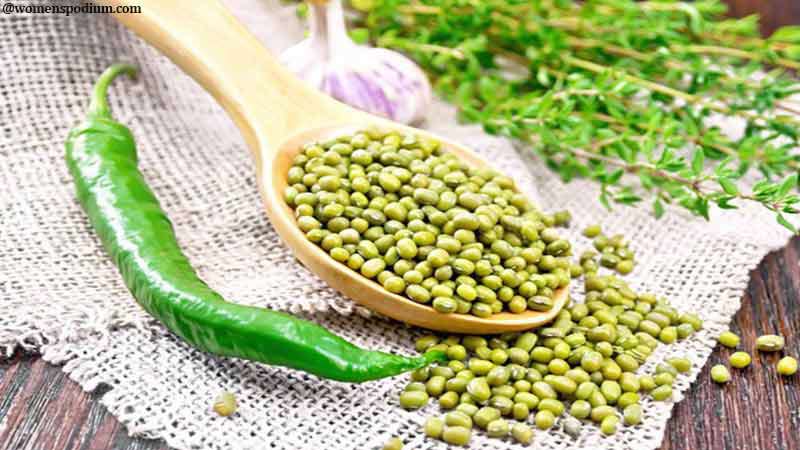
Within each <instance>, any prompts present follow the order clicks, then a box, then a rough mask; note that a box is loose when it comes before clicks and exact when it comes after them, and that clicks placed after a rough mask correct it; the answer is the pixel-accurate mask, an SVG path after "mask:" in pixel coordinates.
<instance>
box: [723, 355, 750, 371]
mask: <svg viewBox="0 0 800 450" xmlns="http://www.w3.org/2000/svg"><path fill="white" fill-rule="evenodd" d="M751 361H752V358H751V357H750V354H748V353H747V352H735V353H733V354H732V355H731V356H730V358H728V362H729V363H730V364H731V366H732V367H735V368H737V369H744V368H745V367H747V366H749V365H750V362H751Z"/></svg>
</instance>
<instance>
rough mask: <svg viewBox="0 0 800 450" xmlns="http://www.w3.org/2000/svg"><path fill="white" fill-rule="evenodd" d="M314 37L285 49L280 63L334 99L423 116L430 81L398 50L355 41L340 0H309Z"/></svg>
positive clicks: (404, 118) (395, 115) (401, 116)
mask: <svg viewBox="0 0 800 450" xmlns="http://www.w3.org/2000/svg"><path fill="white" fill-rule="evenodd" d="M309 22H310V24H311V34H310V37H308V38H307V39H305V40H303V41H302V42H300V43H298V44H296V45H294V46H293V47H291V48H289V49H287V50H286V51H284V52H283V54H282V55H281V62H282V63H283V64H284V65H285V66H286V67H287V68H288V69H289V70H291V71H292V72H293V73H294V74H296V75H297V76H299V77H300V78H302V79H303V80H305V81H306V82H308V83H309V84H311V85H312V86H313V87H315V88H316V89H319V90H321V91H323V92H325V93H327V94H328V95H330V96H332V97H333V98H335V99H337V100H339V101H342V102H344V103H347V104H348V105H351V106H353V107H355V108H358V109H361V110H363V111H367V112H370V113H373V114H377V115H380V116H383V117H387V118H389V119H392V120H394V121H397V122H402V123H414V122H418V121H420V120H422V119H423V118H424V117H425V112H426V110H427V109H428V106H429V105H430V102H431V86H430V83H428V79H427V77H426V76H425V74H424V73H423V72H422V70H421V69H420V68H419V67H418V66H417V65H416V64H415V63H414V62H413V61H411V60H410V59H408V58H406V57H405V56H403V55H401V54H400V53H397V52H394V51H391V50H387V49H383V48H373V47H367V46H363V45H357V44H356V43H355V42H353V40H352V39H350V37H349V36H348V35H347V30H346V28H345V22H344V13H343V11H342V3H341V0H330V1H326V0H312V1H310V2H309Z"/></svg>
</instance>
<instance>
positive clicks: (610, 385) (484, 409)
mask: <svg viewBox="0 0 800 450" xmlns="http://www.w3.org/2000/svg"><path fill="white" fill-rule="evenodd" d="M421 195H428V194H425V193H423V194H421ZM550 222H551V223H550V225H552V223H553V222H552V221H550ZM537 233H538V236H539V238H541V240H542V242H544V244H545V249H547V248H548V247H549V248H551V249H553V248H555V249H556V250H557V249H558V247H559V245H560V244H557V245H555V246H553V245H552V244H553V243H556V242H558V241H559V239H560V238H559V237H558V235H557V233H556V232H555V231H554V230H553V229H552V228H544V229H542V230H540V231H538V232H537ZM459 236H460V237H462V238H463V237H465V236H464V235H463V233H461V234H460V235H459ZM450 237H453V238H454V239H456V240H457V239H458V237H457V236H455V235H453V236H449V235H448V236H444V237H441V238H439V239H442V240H444V241H445V247H448V246H449V243H447V240H448V239H449V238H450ZM426 239H428V238H426ZM469 240H471V238H470V239H468V241H469ZM428 242H429V241H423V243H421V244H420V245H421V246H425V245H429V246H430V245H432V244H431V243H428ZM430 242H436V241H435V240H434V241H430ZM372 243H373V244H375V247H379V245H378V243H376V242H372ZM403 245H405V244H403ZM467 245H469V244H467ZM595 246H596V248H597V249H598V250H599V251H600V253H601V257H602V254H603V253H605V254H610V255H613V256H615V257H616V258H621V259H623V260H631V261H632V258H633V256H632V253H630V251H629V250H627V244H626V243H625V242H624V238H623V237H622V236H619V235H617V236H612V237H606V236H603V235H602V234H598V235H597V236H596V238H595ZM363 247H364V248H365V249H370V248H371V247H370V245H369V244H363ZM490 248H491V251H492V253H493V254H494V255H495V256H492V258H493V259H495V261H488V260H487V261H486V262H485V263H483V262H481V261H482V260H481V259H480V256H479V255H477V254H476V255H474V256H476V257H478V259H477V260H475V262H474V264H473V265H474V268H472V267H471V266H469V265H468V264H466V263H458V264H457V265H460V266H463V267H462V268H467V269H469V270H473V271H474V272H473V273H475V272H480V274H481V275H480V279H479V280H478V279H475V278H474V277H465V276H464V275H459V276H458V277H456V279H455V280H449V281H452V282H450V283H448V282H447V281H445V282H439V283H437V282H436V281H434V280H429V281H426V280H427V279H426V278H425V277H430V275H431V273H432V269H433V268H432V267H427V266H426V265H423V266H422V267H421V270H422V272H424V273H420V275H421V276H420V277H419V278H412V279H411V280H410V281H411V283H412V284H418V285H419V286H420V287H421V288H423V289H425V290H426V291H427V294H428V295H429V296H430V297H431V298H432V299H433V301H435V299H437V298H456V300H457V301H461V302H467V303H469V302H472V303H473V304H475V303H484V304H485V305H486V307H487V308H489V309H490V310H491V308H492V307H491V306H490V305H489V303H486V302H482V301H481V298H488V297H491V295H493V294H494V295H495V296H496V298H495V300H496V301H497V302H499V303H508V304H511V303H512V302H513V301H514V300H513V299H514V298H517V297H519V298H521V301H523V302H525V303H526V305H527V307H529V308H533V307H536V305H537V304H538V303H539V302H541V303H543V304H544V303H547V302H548V301H550V300H551V298H550V297H547V296H544V297H543V298H541V299H540V297H542V296H540V295H539V294H540V293H542V292H543V291H544V292H545V293H548V294H549V293H551V291H547V289H552V287H556V286H558V284H557V283H558V280H556V278H557V276H553V274H552V273H551V274H549V275H548V274H547V273H545V274H541V276H536V277H533V276H532V277H530V278H529V279H528V280H526V281H522V282H521V283H519V285H518V286H517V290H516V293H515V291H513V288H512V286H510V285H505V284H504V283H505V280H504V277H505V278H507V277H508V276H510V275H511V273H510V272H507V271H506V270H508V269H510V268H508V267H505V268H503V267H497V268H496V269H497V270H494V269H493V266H494V265H496V264H494V263H495V262H497V258H500V259H501V261H502V258H503V257H504V256H503V255H506V256H509V253H508V247H506V246H505V244H499V245H495V244H493V245H490ZM437 249H439V250H445V251H446V248H441V247H434V248H431V249H430V252H434V251H436V250H437ZM620 249H621V250H622V251H620ZM378 251H380V250H378ZM404 251H405V250H404ZM418 251H419V247H418ZM525 251H526V253H524V254H523V253H520V257H521V258H522V259H523V260H524V259H525V257H531V258H533V257H536V258H538V261H539V263H540V264H543V265H544V267H545V269H547V268H551V267H552V268H554V269H558V268H559V264H560V265H561V267H562V268H565V267H567V266H565V265H564V264H565V262H561V263H559V262H558V260H557V259H556V258H558V257H557V256H555V255H553V254H548V253H547V251H546V250H545V251H544V252H541V251H538V250H530V251H528V250H525ZM531 252H532V253H531ZM529 253H530V254H529ZM533 253H535V254H533ZM367 256H372V254H368V255H367ZM429 257H430V254H428V255H427V256H426V259H425V262H426V263H429V264H428V265H434V266H435V265H437V264H439V263H441V262H442V261H436V260H435V256H434V260H431V259H430V258H429ZM581 257H582V260H583V261H585V260H588V259H591V258H595V257H597V254H591V253H589V252H585V254H584V255H581ZM512 258H513V256H512ZM455 259H459V258H455ZM606 259H609V258H608V257H606ZM610 259H613V258H610ZM583 261H582V262H583ZM471 262H472V261H471ZM445 264H446V263H445ZM484 266H485V267H484ZM439 267H445V266H444V265H441V266H439ZM520 267H522V265H520ZM615 267H616V266H614V267H610V268H612V269H614V268H615ZM406 269H407V271H405V272H403V271H404V270H406ZM414 271H415V269H413V268H412V266H410V263H409V264H408V265H406V267H402V265H401V272H403V273H402V274H394V275H392V274H391V273H388V274H387V275H385V276H384V279H383V281H384V283H386V282H387V280H388V279H389V278H390V277H393V276H396V277H399V278H403V279H404V280H405V279H406V278H408V276H407V274H408V273H410V272H414ZM385 272H388V270H387V271H385ZM535 275H539V274H535ZM564 275H566V273H565V274H564ZM415 276H416V275H415ZM434 278H435V277H434ZM551 286H552V287H551ZM584 287H585V290H586V295H585V301H584V302H583V303H570V304H568V305H567V306H565V307H564V309H563V310H562V311H560V312H559V314H558V315H557V317H556V318H555V319H554V321H553V322H552V323H551V324H549V325H547V326H545V327H543V328H539V329H536V330H532V331H528V332H523V333H505V334H502V335H496V336H435V335H426V336H422V337H421V338H420V340H419V341H418V342H417V344H416V347H417V349H418V350H419V351H421V352H424V351H430V350H441V351H443V352H445V354H446V355H447V356H448V357H449V359H450V361H449V363H448V364H447V365H440V366H434V367H429V368H426V369H419V370H417V371H414V372H412V373H411V382H410V383H409V384H408V386H407V389H405V390H404V391H403V392H402V393H401V394H400V395H401V405H404V407H407V408H408V409H415V408H418V407H421V406H424V405H425V404H426V403H427V401H428V396H431V397H435V398H436V397H438V401H439V405H440V407H441V408H442V409H443V410H446V411H449V412H448V413H447V414H445V416H444V417H443V418H442V419H428V421H427V422H426V424H425V430H426V434H427V435H429V436H431V437H436V438H438V439H442V440H445V441H446V442H456V441H458V442H464V439H466V442H468V440H469V435H467V436H466V437H465V436H464V434H463V433H464V432H471V429H472V428H473V427H474V429H476V430H477V429H480V430H484V431H485V433H486V434H487V435H488V436H491V437H498V438H500V437H504V436H507V435H509V434H510V435H511V436H512V437H514V439H516V440H518V441H519V442H523V443H525V442H530V439H531V438H532V435H533V432H532V430H531V429H530V427H527V426H526V425H524V423H525V422H532V423H533V424H535V426H536V427H537V428H539V429H542V430H544V429H548V428H551V427H553V426H554V425H555V423H556V421H557V420H559V417H561V416H563V415H564V412H565V411H568V413H569V414H568V417H564V418H562V419H560V421H561V422H562V425H561V426H562V428H563V429H564V430H565V432H567V433H568V434H570V433H572V435H577V434H578V433H580V427H581V421H582V420H586V419H591V420H593V421H594V422H595V423H596V424H597V425H598V426H599V427H600V429H601V431H602V432H603V433H606V434H612V433H614V432H615V431H616V430H617V428H618V426H619V423H620V422H622V423H624V424H625V425H636V424H638V423H640V422H641V421H642V407H641V401H642V395H645V393H648V395H649V396H650V397H651V398H652V399H653V400H655V401H668V400H670V399H671V397H672V385H673V383H674V380H675V378H676V377H677V376H678V375H679V373H682V372H687V371H689V370H690V369H691V361H689V360H688V359H686V358H670V359H668V360H667V361H666V362H664V363H662V364H659V365H657V367H656V369H655V371H654V373H652V374H646V375H641V376H639V375H637V373H636V372H637V371H638V369H639V368H640V366H641V365H643V364H645V362H646V361H647V359H648V358H649V356H650V355H651V354H652V353H653V352H654V350H655V349H656V347H657V346H658V345H659V343H664V344H669V343H672V342H675V341H676V340H681V339H686V338H687V337H689V336H690V335H691V334H693V333H694V332H695V331H697V330H700V329H701V328H702V326H703V324H702V320H701V319H700V318H699V317H698V316H697V315H695V314H690V313H684V314H680V313H679V312H678V311H677V310H676V309H675V308H673V307H672V306H671V305H670V304H669V302H668V301H667V300H666V299H663V298H660V297H657V296H656V295H654V294H650V293H637V292H635V291H634V290H633V289H631V287H630V286H629V285H628V284H627V283H626V282H625V281H623V280H622V279H621V278H619V277H618V276H615V275H603V274H598V273H597V271H596V270H593V271H588V272H587V273H586V274H585V279H584ZM509 290H511V291H509ZM492 293H493V294H492ZM449 296H452V297H449ZM525 296H527V298H526V297H525ZM489 301H491V300H489ZM568 428H570V430H568ZM448 430H451V431H448ZM576 430H577V431H576ZM459 439H460V440H459Z"/></svg>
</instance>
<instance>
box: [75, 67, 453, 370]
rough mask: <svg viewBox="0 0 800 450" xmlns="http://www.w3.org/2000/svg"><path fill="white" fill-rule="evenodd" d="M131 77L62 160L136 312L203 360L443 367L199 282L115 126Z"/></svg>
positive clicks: (306, 366) (430, 357)
mask: <svg viewBox="0 0 800 450" xmlns="http://www.w3.org/2000/svg"><path fill="white" fill-rule="evenodd" d="M119 74H127V75H129V76H131V77H134V76H135V75H136V68H135V67H134V66H131V65H127V64H116V65H113V66H111V67H109V68H108V69H107V70H106V71H105V72H104V73H103V74H102V75H101V76H100V78H99V79H98V81H97V83H96V85H95V87H94V92H93V95H92V100H91V104H90V105H89V112H88V114H87V117H86V120H85V121H84V122H83V123H81V124H80V125H78V126H77V127H76V128H74V129H73V130H72V131H70V133H69V137H68V139H67V142H66V160H67V166H68V167H69V170H70V173H71V174H72V177H73V178H74V180H75V185H76V192H77V197H78V201H79V202H80V204H81V205H82V206H83V209H84V210H85V211H86V214H87V215H88V216H89V221H90V222H91V224H92V225H93V227H94V229H95V231H96V232H97V234H98V236H99V237H100V240H101V241H102V243H103V246H104V247H105V249H106V251H107V252H108V253H109V255H111V257H112V259H113V261H114V263H115V264H116V265H117V267H118V268H119V271H120V273H121V274H122V278H123V279H124V280H125V284H126V286H127V287H128V289H129V290H130V291H131V293H132V294H133V296H134V297H135V298H136V300H137V301H138V303H139V304H140V305H141V306H142V307H143V308H144V309H145V310H146V311H147V312H148V313H150V314H151V315H152V316H153V317H155V318H157V319H158V320H160V321H161V323H163V324H164V325H165V326H166V327H167V328H168V329H169V330H170V331H172V332H173V333H175V334H177V335H178V336H180V337H181V338H183V339H184V340H185V341H186V342H188V343H189V344H191V345H193V346H195V347H197V348H198V349H200V350H204V351H207V352H210V353H214V354H218V355H224V356H234V357H238V358H243V359H249V360H253V361H259V362H263V363H267V364H273V365H279V366H286V367H291V368H294V369H299V370H303V371H306V372H309V373H312V374H315V375H318V376H320V377H324V378H331V379H334V380H340V381H350V382H361V381H367V380H372V379H377V378H383V377H388V376H392V375H396V374H398V373H401V372H405V371H408V370H412V369H416V368H419V367H423V366H425V365H427V364H429V363H430V362H432V361H434V360H441V361H445V360H446V358H445V356H444V354H443V352H430V353H428V354H426V355H424V356H421V357H416V358H406V357H402V356H397V355H392V354H388V353H382V352H376V351H368V350H364V349H361V348H359V347H357V346H355V345H353V344H351V343H350V342H347V341H345V340H344V339H342V338H340V337H339V336H336V335H335V334H333V333H331V332H330V331H328V330H326V329H324V328H322V327H320V326H319V325H316V324H314V323H312V322H309V321H305V320H301V319H298V318H296V317H293V316H291V315H288V314H284V313H281V312H276V311H271V310H268V309H264V308H257V307H252V306H244V305H238V304H235V303H229V302H227V301H225V300H224V299H223V298H222V297H221V296H220V295H219V294H218V293H216V292H214V291H213V290H212V289H211V288H209V287H208V286H207V285H206V284H205V283H204V282H203V281H202V280H200V278H198V276H197V274H196V273H195V271H194V269H193V268H192V266H191V264H190V263H189V260H188V259H187V258H186V256H185V255H184V254H183V252H181V249H180V247H179V246H178V242H177V241H176V239H175V235H174V231H173V228H172V224H171V223H170V221H169V219H168V218H167V216H166V215H165V214H164V211H163V210H162V209H161V207H160V206H159V203H158V200H157V199H156V197H155V195H154V194H153V191H152V190H150V188H149V187H148V186H147V183H146V182H145V180H144V178H143V176H142V174H141V172H140V171H139V170H138V168H137V156H136V148H135V145H134V139H133V135H132V134H131V132H130V130H129V129H128V128H127V127H125V126H124V125H122V124H120V123H118V122H116V121H114V119H112V117H111V113H110V111H109V108H108V103H107V102H106V98H105V96H106V91H107V89H108V85H109V83H111V81H112V80H113V79H114V78H115V77H116V76H117V75H119Z"/></svg>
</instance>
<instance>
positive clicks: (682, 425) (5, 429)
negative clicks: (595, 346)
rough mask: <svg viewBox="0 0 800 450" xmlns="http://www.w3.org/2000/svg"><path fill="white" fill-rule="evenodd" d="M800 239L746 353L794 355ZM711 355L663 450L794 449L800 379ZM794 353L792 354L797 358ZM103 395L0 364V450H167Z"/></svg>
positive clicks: (739, 1)
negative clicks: (112, 409) (719, 373)
mask: <svg viewBox="0 0 800 450" xmlns="http://www.w3.org/2000/svg"><path fill="white" fill-rule="evenodd" d="M728 3H729V4H731V12H732V14H733V15H736V16H741V15H746V14H750V13H753V12H760V13H761V14H762V17H763V19H762V22H761V26H762V31H763V32H765V33H769V32H771V31H772V30H774V29H775V28H777V27H778V26H781V25H787V24H797V23H800V1H798V0H769V1H766V0H728ZM798 261H800V239H798V238H796V239H794V240H793V241H792V242H791V243H790V244H789V245H787V246H786V247H785V248H784V249H782V250H781V251H778V252H775V253H772V254H770V255H768V256H767V257H766V258H765V259H764V261H762V263H761V264H760V265H759V267H758V268H757V269H756V270H755V271H753V273H752V275H751V280H750V284H749V287H748V289H747V292H746V294H745V296H744V298H743V299H742V308H741V310H740V311H739V312H738V313H737V315H736V316H735V318H734V321H733V324H732V329H733V330H734V331H735V332H737V333H738V334H740V335H741V336H742V342H743V348H752V345H753V343H754V341H755V337H756V336H758V335H759V334H764V333H771V332H779V333H780V334H782V335H784V336H785V337H786V338H787V343H788V347H789V348H790V349H791V348H793V349H795V350H797V349H800V304H798V298H800V265H798ZM729 354H730V351H729V350H727V349H717V350H716V351H715V352H714V353H713V354H712V356H711V360H710V361H709V364H707V365H706V367H705V368H704V370H703V373H702V374H701V375H700V377H699V379H698V380H697V382H695V383H694V385H693V386H692V388H691V389H690V390H689V392H688V393H687V395H686V399H685V400H684V401H683V402H681V403H679V404H678V405H677V406H676V407H675V409H674V412H673V417H672V418H671V419H670V421H669V424H668V426H667V431H666V435H665V438H664V445H663V447H662V450H700V449H748V450H773V449H774V450H778V449H781V450H784V449H786V450H792V449H800V439H798V436H800V375H795V376H794V377H791V378H782V377H779V376H778V375H777V374H776V373H775V362H776V361H777V359H778V356H777V355H762V354H754V361H753V364H752V366H751V367H749V368H747V369H745V370H743V371H736V372H735V373H734V377H733V380H732V381H731V382H730V383H729V384H728V385H726V386H723V387H720V386H717V385H715V384H714V383H712V382H711V381H710V377H709V370H710V367H711V366H712V365H713V364H716V363H718V362H721V361H724V360H725V359H726V358H727V356H728V355H729ZM795 356H798V355H797V351H796V352H795ZM101 396H102V392H97V393H93V394H87V393H85V392H83V391H82V390H81V389H80V387H79V386H78V385H77V384H76V383H74V382H73V381H71V380H70V379H68V378H67V377H66V376H65V375H64V373H63V372H62V371H61V370H60V368H59V367H55V366H51V365H48V364H47V363H45V362H44V361H42V360H41V359H38V358H36V357H33V356H23V355H18V356H17V357H15V358H13V359H11V360H9V361H2V362H0V450H10V449H14V450H40V449H64V450H87V449H89V450H107V449H119V450H156V449H158V450H162V449H163V450H166V449H167V447H166V445H165V444H164V443H163V442H161V441H152V440H144V439H135V438H130V437H128V435H127V433H126V431H125V429H124V427H122V426H121V425H120V424H119V422H117V420H116V419H115V418H114V417H113V416H111V415H110V414H109V413H108V412H107V411H106V409H105V407H103V406H102V405H101V404H100V402H99V398H100V397H101Z"/></svg>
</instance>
